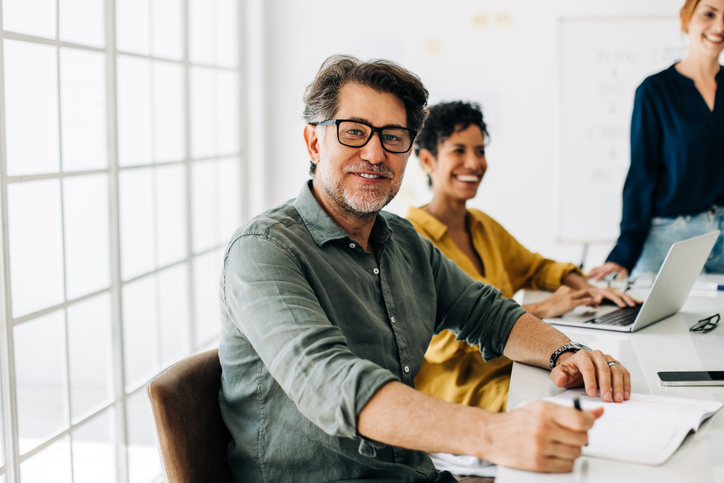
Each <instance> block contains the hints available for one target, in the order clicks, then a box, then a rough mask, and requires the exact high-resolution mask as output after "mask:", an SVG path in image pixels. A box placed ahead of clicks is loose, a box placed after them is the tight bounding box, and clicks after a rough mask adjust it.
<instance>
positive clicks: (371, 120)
mask: <svg viewBox="0 0 724 483" xmlns="http://www.w3.org/2000/svg"><path fill="white" fill-rule="evenodd" d="M334 117H335V119H354V120H359V121H363V122H366V123H368V124H371V125H372V126H375V127H383V126H402V127H407V114H406V112H405V107H404V105H403V104H402V101H400V100H399V99H398V98H397V97H395V96H394V95H392V94H387V93H380V92H377V91H375V90H374V89H371V88H369V87H364V86H361V85H358V84H352V83H350V84H346V85H345V86H343V87H342V89H341V90H340V96H339V109H338V110H337V114H336V115H335V116H334ZM309 128H310V129H312V128H311V126H310V127H309ZM318 129H325V130H326V131H325V134H324V136H323V137H322V138H321V139H319V140H318V146H319V148H318V150H317V152H316V153H314V152H313V151H314V150H313V149H311V148H310V154H312V160H313V161H314V162H316V163H317V170H316V173H315V177H314V191H315V195H316V196H317V199H318V200H319V201H320V202H321V203H322V204H323V205H324V206H325V208H326V209H327V211H330V209H331V210H332V211H333V212H337V213H339V212H340V210H342V211H344V212H345V213H348V214H352V215H354V216H355V217H358V218H367V217H370V216H372V215H375V214H376V213H377V212H379V211H380V210H381V209H382V208H383V207H384V206H385V205H387V203H389V202H390V201H391V200H392V198H394V197H395V195H396V194H397V192H398V191H399V190H400V185H401V184H402V177H403V175H404V172H405V166H406V164H407V158H408V157H409V155H410V152H409V151H408V152H407V153H400V154H395V153H389V152H387V151H385V150H384V149H383V148H382V144H381V142H380V137H379V134H374V135H373V136H372V139H370V140H369V142H368V143H367V144H366V145H365V146H362V147H361V148H353V147H348V146H344V145H342V144H340V143H339V141H338V140H337V127H336V126H323V127H321V128H318ZM315 154H316V156H315ZM315 158H316V159H315ZM342 214H344V213H342Z"/></svg>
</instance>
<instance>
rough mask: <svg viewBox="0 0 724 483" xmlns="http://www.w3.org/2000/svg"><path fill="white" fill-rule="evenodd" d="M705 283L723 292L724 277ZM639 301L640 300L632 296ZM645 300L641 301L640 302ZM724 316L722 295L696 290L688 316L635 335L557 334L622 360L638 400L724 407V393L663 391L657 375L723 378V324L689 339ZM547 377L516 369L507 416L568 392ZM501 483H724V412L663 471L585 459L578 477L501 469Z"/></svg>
mask: <svg viewBox="0 0 724 483" xmlns="http://www.w3.org/2000/svg"><path fill="white" fill-rule="evenodd" d="M699 280H701V281H707V282H718V283H720V284H724V276H723V275H702V276H700V278H699ZM632 293H634V295H636V292H634V291H633V290H632ZM638 295H639V296H641V295H643V294H642V293H639V294H638ZM715 313H720V314H722V315H724V292H705V291H700V290H692V292H691V293H690V295H689V297H688V298H687V301H686V303H685V305H684V307H683V308H682V310H681V311H680V312H679V313H678V314H675V315H673V316H671V317H669V318H667V319H664V320H662V321H660V322H657V323H655V324H653V325H650V326H648V327H646V328H644V329H641V330H639V331H637V332H633V333H622V332H611V331H605V330H596V329H581V328H571V327H563V326H560V325H557V326H555V327H556V328H558V329H559V330H561V331H562V332H564V333H565V334H566V335H567V336H568V337H570V338H571V339H572V340H574V341H577V342H580V343H582V344H585V345H587V346H589V347H591V348H594V349H600V350H602V351H603V352H605V353H608V354H611V355H612V356H613V357H615V358H616V359H618V360H620V361H621V362H622V363H623V364H624V365H625V366H626V368H627V369H628V370H629V372H630V373H631V381H632V382H631V388H632V392H635V393H640V394H654V395H660V396H672V397H680V398H693V399H703V400H713V401H722V402H724V386H708V387H707V386H702V387H663V386H661V385H660V384H659V383H658V378H657V376H656V373H657V372H658V371H701V370H724V321H722V322H720V323H719V327H717V328H716V329H714V330H713V331H711V332H709V333H708V334H701V333H694V332H690V331H689V328H690V327H691V326H692V325H694V324H695V323H696V322H697V321H698V320H699V319H702V318H704V317H708V316H710V315H713V314H715ZM549 374H550V373H549V371H547V370H544V369H539V368H536V367H531V366H527V365H524V364H519V363H515V364H514V366H513V374H512V379H511V383H510V393H509V395H508V409H509V410H511V409H514V408H516V407H517V406H519V405H520V404H522V403H524V402H527V401H532V400H536V399H542V398H546V397H550V396H555V395H557V394H560V393H561V392H563V391H564V390H563V389H558V388H556V387H555V385H554V384H553V383H552V382H551V380H550V376H549ZM495 481H496V483H520V482H522V483H527V482H531V483H547V482H551V483H552V482H555V483H584V482H585V483H595V482H606V483H610V482H612V481H614V482H616V483H623V482H636V483H639V482H649V481H651V482H657V483H668V482H671V483H674V482H681V483H691V482H697V483H707V482H716V483H724V408H723V409H721V410H719V412H717V413H716V414H715V415H714V416H713V417H712V418H710V419H709V420H707V421H706V422H705V423H704V424H703V425H702V426H701V427H700V428H699V431H698V432H695V433H690V434H689V435H688V436H687V438H686V440H684V443H683V444H682V445H681V447H679V449H678V450H677V451H676V453H674V455H673V456H672V457H671V458H670V459H669V460H668V461H667V462H666V463H664V464H663V465H660V466H647V465H640V464H633V463H623V462H618V461H611V460H605V459H600V458H590V457H585V456H584V457H581V458H579V459H578V460H576V463H575V467H574V470H573V472H572V473H568V474H538V473H530V472H526V471H520V470H513V469H510V468H503V467H499V468H498V476H497V478H496V480H495Z"/></svg>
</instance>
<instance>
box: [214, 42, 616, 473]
mask: <svg viewBox="0 0 724 483" xmlns="http://www.w3.org/2000/svg"><path fill="white" fill-rule="evenodd" d="M304 101H305V110H304V118H305V120H306V121H307V122H308V124H307V125H306V127H305V128H304V140H305V142H306V146H307V149H308V151H309V156H310V158H311V161H312V168H311V172H312V173H311V174H312V180H311V181H310V182H306V183H304V186H303V187H302V190H301V192H300V193H299V195H298V196H297V198H296V199H292V200H290V201H288V202H286V203H283V204H281V205H279V206H278V207H276V208H273V209H271V210H269V211H267V212H265V213H262V214H261V215H259V216H257V217H256V218H254V219H253V220H251V221H250V222H249V223H247V224H245V225H244V226H242V227H241V228H239V230H237V231H236V233H235V234H234V235H233V237H232V239H231V241H230V243H229V246H228V248H227V250H226V254H225V256H224V269H223V274H222V280H221V285H220V299H221V300H220V302H221V313H222V335H221V341H220V344H219V355H220V358H221V364H222V367H223V375H222V388H221V393H220V395H219V402H220V405H221V410H222V415H223V417H224V421H225V422H226V424H227V426H228V427H229V430H230V431H231V435H232V437H233V441H232V442H231V443H230V446H229V448H228V457H229V463H230V465H231V468H232V472H233V474H234V478H235V480H236V481H239V482H242V481H244V482H246V481H285V482H289V481H314V482H322V481H350V480H352V481H367V480H370V481H372V480H374V481H391V482H392V481H394V482H401V481H406V482H418V481H419V482H423V481H425V482H447V481H455V479H454V477H453V476H452V475H450V474H449V473H447V472H439V471H437V470H436V469H435V468H434V466H433V465H432V462H431V461H430V459H429V457H428V456H427V454H426V452H446V453H455V454H468V455H474V456H477V457H479V458H484V459H487V460H489V461H492V462H494V463H498V464H502V465H506V466H511V467H515V468H522V469H528V470H534V471H545V472H566V471H570V470H571V469H572V466H573V461H574V460H575V459H576V458H577V457H578V456H580V454H581V446H582V445H585V444H586V442H587V430H588V429H590V428H591V427H592V425H593V423H594V420H595V419H596V418H598V417H600V415H601V414H602V410H598V411H576V410H574V409H572V408H565V407H560V406H556V405H553V404H550V403H544V402H536V403H532V404H529V405H527V406H525V407H523V408H520V409H516V410H513V411H510V412H508V413H490V412H487V411H485V410H482V409H479V408H474V407H463V406H460V405H456V404H451V403H448V402H445V401H442V400H439V399H435V398H432V397H429V396H427V395H425V394H422V393H420V392H418V391H416V390H415V389H414V383H413V381H414V378H415V374H416V372H417V370H418V368H419V367H420V363H421V362H422V360H423V355H424V354H425V350H426V349H427V346H428V344H429V342H430V339H431V336H432V334H433V333H437V332H439V331H441V330H443V329H448V330H450V331H452V332H454V333H455V334H457V337H458V338H459V339H461V340H466V341H467V342H468V343H469V344H471V345H478V346H479V347H481V350H482V353H483V356H484V357H485V358H486V359H491V358H495V357H499V356H500V355H501V354H505V355H506V356H508V357H509V358H511V359H513V360H516V361H520V362H523V363H526V364H532V365H536V366H540V367H545V368H549V367H551V368H552V371H551V379H552V380H553V382H554V383H555V384H556V385H557V386H558V387H563V386H566V387H573V386H580V385H585V387H586V389H587V391H588V392H589V394H595V393H596V390H597V389H600V391H601V394H602V397H603V399H604V400H605V401H616V402H622V401H623V400H624V399H627V398H628V397H629V393H630V380H629V374H628V372H627V371H626V369H625V368H624V367H623V366H621V365H618V364H616V363H615V361H613V359H612V358H611V357H610V356H608V355H604V354H602V353H601V352H599V351H588V350H580V349H581V348H582V346H580V345H577V344H575V343H571V341H570V340H569V339H568V338H567V337H566V336H565V335H563V334H562V333H560V332H558V331H557V330H556V329H554V328H552V327H550V326H549V325H547V324H545V323H544V322H542V321H540V320H539V319H537V318H535V317H533V316H531V315H529V314H527V313H526V312H525V311H524V310H523V309H522V308H521V307H520V306H519V305H518V304H516V303H515V302H513V301H510V300H506V299H503V298H502V297H501V296H500V293H499V292H498V291H497V290H496V289H495V288H493V287H491V286H488V285H484V284H482V283H480V282H474V281H473V280H472V279H470V278H469V277H468V276H467V275H465V274H464V273H463V272H462V271H461V270H460V269H459V268H458V267H457V266H456V265H455V263H453V262H451V261H450V260H448V259H447V258H446V257H445V256H444V255H442V254H441V253H440V252H439V251H438V250H437V249H436V248H434V247H433V246H432V245H431V244H430V242H429V241H428V240H426V239H424V238H421V237H420V236H419V235H418V234H417V233H416V232H415V230H414V228H413V227H412V226H411V225H410V224H409V222H407V221H406V220H405V219H404V218H400V217H397V216H395V215H392V214H390V213H386V212H382V211H380V210H382V208H383V207H384V206H385V205H386V204H387V203H389V201H390V200H392V198H394V196H395V195H396V194H397V191H398V190H399V188H400V184H401V182H402V177H403V174H404V171H405V166H406V163H407V159H408V157H409V155H410V148H411V147H412V143H413V140H414V138H415V135H416V133H417V132H418V131H419V130H420V129H421V127H422V124H423V122H424V117H425V110H424V109H425V105H426V103H427V90H426V89H425V87H424V86H423V85H422V83H421V81H420V80H419V78H418V77H417V76H415V75H414V74H412V73H410V72H409V71H407V70H405V69H404V68H402V67H400V66H398V65H396V64H394V63H391V62H387V61H372V62H365V63H363V62H360V61H359V60H357V59H355V58H354V57H349V56H332V57H330V58H328V59H327V60H326V61H325V62H324V64H323V65H322V66H321V68H320V70H319V72H318V73H317V76H316V77H315V79H314V81H313V82H312V83H311V84H310V85H309V86H308V88H307V91H306V93H305V97H304ZM609 363H610V364H611V365H609Z"/></svg>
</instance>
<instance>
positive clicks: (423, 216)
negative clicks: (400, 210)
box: [407, 206, 447, 242]
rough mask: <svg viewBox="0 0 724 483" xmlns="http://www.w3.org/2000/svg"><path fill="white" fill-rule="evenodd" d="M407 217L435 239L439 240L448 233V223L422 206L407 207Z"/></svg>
mask: <svg viewBox="0 0 724 483" xmlns="http://www.w3.org/2000/svg"><path fill="white" fill-rule="evenodd" d="M407 219H408V220H410V221H411V222H413V223H415V224H416V225H419V226H420V227H421V228H422V229H423V230H424V231H425V232H426V233H427V234H429V235H430V237H432V239H433V240H435V241H437V242H439V241H440V240H442V237H444V236H445V234H446V233H447V225H445V224H443V223H442V222H441V221H440V220H438V219H437V218H435V217H434V216H432V215H431V214H430V213H428V212H427V211H425V210H423V209H422V208H415V207H414V206H410V207H409V208H408V209H407Z"/></svg>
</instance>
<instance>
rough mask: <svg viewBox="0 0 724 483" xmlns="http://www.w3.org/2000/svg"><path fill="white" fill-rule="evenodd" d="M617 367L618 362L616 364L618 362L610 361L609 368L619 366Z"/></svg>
mask: <svg viewBox="0 0 724 483" xmlns="http://www.w3.org/2000/svg"><path fill="white" fill-rule="evenodd" d="M617 365H618V362H616V361H608V367H611V366H617Z"/></svg>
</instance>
